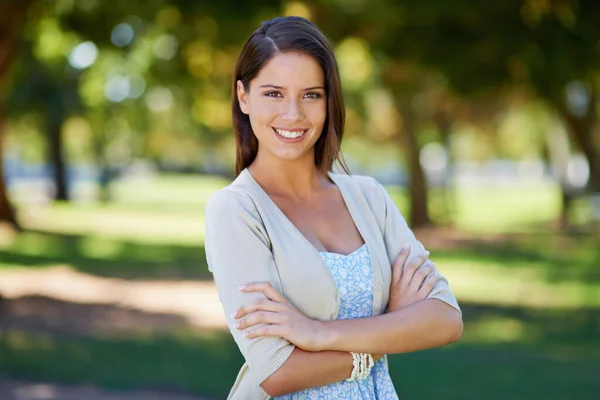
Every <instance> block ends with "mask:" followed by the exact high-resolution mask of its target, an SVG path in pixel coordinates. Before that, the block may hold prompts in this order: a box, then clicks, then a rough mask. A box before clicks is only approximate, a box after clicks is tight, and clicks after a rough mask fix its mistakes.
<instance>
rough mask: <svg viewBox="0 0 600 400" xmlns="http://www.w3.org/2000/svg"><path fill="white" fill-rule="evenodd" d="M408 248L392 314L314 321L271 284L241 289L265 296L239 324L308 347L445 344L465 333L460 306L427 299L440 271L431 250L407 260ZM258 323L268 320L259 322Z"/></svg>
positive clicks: (241, 313)
mask: <svg viewBox="0 0 600 400" xmlns="http://www.w3.org/2000/svg"><path fill="white" fill-rule="evenodd" d="M408 250H409V248H408V247H405V248H404V249H403V250H402V251H401V252H400V254H399V255H398V257H396V260H394V265H393V269H392V284H391V288H390V293H391V294H390V303H389V304H388V311H389V312H388V314H385V315H379V316H375V317H369V318H357V319H350V320H334V321H315V320H311V319H309V318H307V317H306V316H305V315H303V314H302V313H301V312H300V311H298V310H297V309H296V308H295V307H294V306H293V305H292V304H291V303H290V302H289V301H288V300H287V299H286V298H285V297H283V296H282V295H281V294H280V293H279V292H278V291H276V290H275V289H274V288H273V287H272V286H271V285H270V284H269V283H266V282H257V283H252V284H248V285H246V286H245V287H244V288H242V289H241V290H242V291H245V292H261V293H263V294H264V295H265V297H266V299H265V300H259V301H254V302H251V303H248V304H245V305H244V306H242V307H240V309H239V310H238V311H237V312H236V314H235V315H234V318H237V319H239V322H238V323H237V324H236V325H235V327H236V329H239V330H243V329H246V328H252V329H250V330H247V331H245V332H244V336H245V337H249V338H257V337H264V336H279V337H283V338H285V339H287V340H288V341H290V342H291V343H294V344H295V345H296V346H298V347H299V348H301V349H304V350H307V351H322V350H341V351H353V352H361V353H386V354H389V353H405V352H411V351H417V350H423V349H428V348H432V347H437V346H443V345H445V344H448V343H452V342H455V341H457V340H458V339H459V338H460V336H461V335H462V329H463V325H462V318H461V314H460V313H459V311H458V310H457V309H455V308H454V307H452V306H450V305H448V304H447V303H445V302H443V301H441V300H438V299H429V298H428V296H429V294H430V293H431V290H432V289H433V288H434V287H435V286H436V283H437V282H438V279H439V273H438V272H437V270H436V269H435V265H434V264H433V263H431V262H429V261H428V260H427V255H425V256H423V257H417V258H415V259H414V260H412V261H409V262H407V257H408V255H409V251H408ZM259 324H265V325H262V326H260V327H255V326H256V325H259Z"/></svg>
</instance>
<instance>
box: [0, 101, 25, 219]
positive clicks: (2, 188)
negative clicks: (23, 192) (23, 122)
mask: <svg viewBox="0 0 600 400" xmlns="http://www.w3.org/2000/svg"><path fill="white" fill-rule="evenodd" d="M3 144H4V108H3V104H2V102H1V101H0V222H8V223H9V224H10V225H12V226H13V227H14V228H15V229H20V226H19V224H18V222H17V219H16V218H15V213H14V210H13V208H12V206H11V205H10V202H9V200H8V194H7V192H6V182H5V180H4V168H3V167H4V166H3V162H2V157H1V155H2V154H3V150H4V146H3Z"/></svg>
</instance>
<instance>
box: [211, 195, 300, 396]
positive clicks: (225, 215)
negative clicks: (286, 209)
mask: <svg viewBox="0 0 600 400" xmlns="http://www.w3.org/2000/svg"><path fill="white" fill-rule="evenodd" d="M270 245H271V243H270V240H269V238H268V235H267V233H266V231H265V229H264V225H263V223H262V220H261V219H260V216H259V214H258V211H257V210H256V207H255V205H254V203H253V202H252V200H251V199H250V198H249V197H248V196H246V195H244V194H241V193H237V192H235V191H233V190H230V189H227V188H225V189H222V190H220V191H218V192H216V193H215V194H213V195H212V196H211V198H210V199H209V201H208V204H207V206H206V240H205V249H206V259H207V262H208V268H209V270H210V271H211V272H212V274H213V278H214V281H215V284H216V286H217V291H218V293H219V300H220V301H221V304H222V306H223V311H224V312H225V317H226V318H227V323H228V325H229V330H230V332H231V334H232V335H233V338H234V340H235V342H236V344H237V345H238V347H239V349H240V352H241V353H242V355H243V356H244V358H245V359H246V362H247V363H248V367H249V372H250V373H251V375H252V376H254V377H255V378H256V379H257V384H260V383H262V382H263V381H264V380H265V379H266V378H268V377H269V376H270V375H271V374H273V373H274V372H275V371H276V370H277V369H279V367H281V366H282V365H283V364H284V363H285V361H286V360H287V359H288V357H289V356H290V354H291V353H292V351H293V350H294V348H295V346H294V345H293V344H292V343H290V342H289V341H287V340H285V339H283V338H281V337H276V336H265V337H260V338H254V339H247V338H245V337H244V336H243V332H242V331H240V330H237V329H236V328H235V327H234V326H233V325H234V324H235V322H236V320H234V319H233V318H232V317H231V314H232V313H233V312H235V311H236V310H237V309H238V308H239V307H240V306H242V305H244V304H247V303H250V302H252V301H254V300H257V299H266V296H265V295H264V294H262V293H243V292H240V291H239V289H238V287H239V286H240V285H243V284H247V283H251V282H270V283H271V284H272V285H273V287H275V289H276V290H278V291H279V292H281V284H280V281H279V275H278V272H277V268H276V266H275V262H274V260H273V255H272V253H271V250H270ZM259 326H261V325H257V326H254V327H252V328H251V329H254V328H257V327H259Z"/></svg>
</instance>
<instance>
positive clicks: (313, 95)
mask: <svg viewBox="0 0 600 400" xmlns="http://www.w3.org/2000/svg"><path fill="white" fill-rule="evenodd" d="M305 96H306V97H307V98H309V99H319V98H321V97H322V95H321V93H317V92H309V93H306V94H305Z"/></svg>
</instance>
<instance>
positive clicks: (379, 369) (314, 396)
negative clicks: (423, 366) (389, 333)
mask: <svg viewBox="0 0 600 400" xmlns="http://www.w3.org/2000/svg"><path fill="white" fill-rule="evenodd" d="M321 256H322V257H323V259H324V260H325V264H327V267H328V268H329V270H330V271H331V275H332V276H333V278H334V280H335V282H336V284H337V287H338V290H339V292H340V312H339V314H338V317H337V319H350V318H365V317H370V316H372V315H373V312H372V310H373V271H372V269H371V257H370V255H369V250H368V249H367V245H366V244H364V245H362V246H361V247H360V248H358V249H357V250H355V251H354V252H352V253H351V254H348V255H343V254H337V253H329V252H321ZM276 399H282V400H300V399H301V400H334V399H336V400H337V399H351V400H355V399H356V400H361V399H362V400H394V399H398V395H397V394H396V390H395V389H394V384H393V383H392V379H391V378H390V375H389V371H388V367H387V365H386V363H385V360H384V359H379V360H378V361H377V362H376V363H375V365H374V366H373V368H372V369H371V374H370V375H369V376H368V377H367V378H366V379H364V380H360V381H359V380H354V381H352V382H346V380H342V381H340V382H335V383H332V384H329V385H326V386H322V387H319V388H313V389H306V390H302V391H299V392H295V393H289V394H286V395H284V396H279V397H276Z"/></svg>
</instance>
